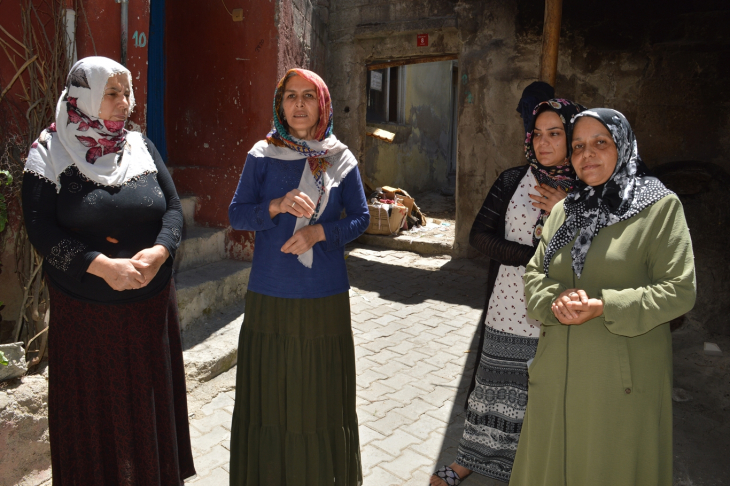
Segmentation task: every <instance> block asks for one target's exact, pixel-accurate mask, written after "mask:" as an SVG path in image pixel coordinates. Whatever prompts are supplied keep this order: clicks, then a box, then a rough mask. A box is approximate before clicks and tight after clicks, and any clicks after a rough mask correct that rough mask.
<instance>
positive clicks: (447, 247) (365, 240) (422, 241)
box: [357, 233, 454, 255]
mask: <svg viewBox="0 0 730 486" xmlns="http://www.w3.org/2000/svg"><path fill="white" fill-rule="evenodd" d="M357 242H358V243H361V244H363V245H370V246H376V247H379V248H388V249H389V250H397V251H412V252H414V253H418V254H419V255H451V254H452V252H453V245H454V241H453V239H448V238H444V239H443V241H439V240H438V239H435V238H428V239H426V238H412V237H409V236H407V235H398V236H387V235H370V234H367V233H364V234H362V235H360V237H359V238H358V239H357Z"/></svg>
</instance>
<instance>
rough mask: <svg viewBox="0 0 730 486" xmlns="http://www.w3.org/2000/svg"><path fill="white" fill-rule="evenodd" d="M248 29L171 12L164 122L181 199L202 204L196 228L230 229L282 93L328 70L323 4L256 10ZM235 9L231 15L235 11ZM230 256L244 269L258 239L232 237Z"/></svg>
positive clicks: (301, 1) (260, 0)
mask: <svg viewBox="0 0 730 486" xmlns="http://www.w3.org/2000/svg"><path fill="white" fill-rule="evenodd" d="M242 5H243V11H244V12H243V15H244V20H243V22H233V21H232V20H231V18H230V16H229V15H228V14H227V13H226V11H225V10H224V9H223V6H222V5H220V3H219V2H207V3H200V2H195V1H191V0H183V1H182V2H177V3H175V8H171V4H168V9H167V25H166V29H167V33H166V43H167V47H166V51H167V90H166V97H165V120H166V128H167V141H168V151H169V155H170V158H169V166H170V167H171V168H172V169H173V178H174V180H175V184H176V186H177V190H178V192H179V193H180V194H182V195H195V196H198V198H199V207H198V208H197V214H196V220H197V222H198V223H199V224H202V225H205V226H216V227H226V226H228V205H229V204H230V202H231V198H232V197H233V193H234V191H235V189H236V186H237V184H238V179H239V176H240V174H241V170H242V169H243V164H244V162H245V160H246V155H247V153H248V151H249V149H250V148H251V147H252V146H253V145H254V144H255V143H256V142H257V141H258V140H261V139H263V138H264V136H265V135H266V134H267V133H268V132H269V130H270V129H271V120H272V108H271V106H272V101H273V94H274V89H275V88H276V83H277V81H278V80H279V78H280V77H281V76H282V75H283V73H284V72H285V71H286V70H288V69H290V68H292V67H305V68H314V69H315V70H319V71H320V72H321V71H322V70H323V65H324V56H325V38H326V29H324V27H323V26H324V24H323V21H322V20H321V18H320V16H325V18H326V13H327V9H326V6H327V3H326V2H323V1H322V0H320V1H319V2H318V3H317V4H312V2H310V1H309V0H279V1H276V2H271V1H269V0H252V1H250V2H244V3H243V4H242ZM231 8H233V6H231ZM227 246H228V252H229V256H231V257H233V258H237V259H245V260H248V259H250V258H251V257H252V252H253V235H252V234H251V233H248V232H236V231H231V232H229V235H228V242H227Z"/></svg>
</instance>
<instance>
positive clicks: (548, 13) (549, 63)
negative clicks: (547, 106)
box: [540, 0, 563, 86]
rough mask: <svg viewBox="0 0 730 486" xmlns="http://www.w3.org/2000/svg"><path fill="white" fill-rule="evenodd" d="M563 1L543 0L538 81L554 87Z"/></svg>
mask: <svg viewBox="0 0 730 486" xmlns="http://www.w3.org/2000/svg"><path fill="white" fill-rule="evenodd" d="M562 15H563V0H545V24H544V25H543V28H542V54H541V55H540V81H545V82H546V83H549V84H550V86H555V78H556V77H557V75H558V47H559V45H560V21H561V18H562Z"/></svg>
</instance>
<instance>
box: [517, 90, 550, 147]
mask: <svg viewBox="0 0 730 486" xmlns="http://www.w3.org/2000/svg"><path fill="white" fill-rule="evenodd" d="M552 98H555V89H554V88H553V87H552V86H550V85H549V84H547V83H545V82H543V81H535V82H534V83H532V84H530V85H529V86H528V87H527V88H525V89H524V91H522V98H520V102H519V104H518V105H517V113H519V114H520V116H521V117H522V123H524V124H525V134H527V133H529V132H530V126H532V124H533V122H534V121H535V115H534V113H533V110H534V108H535V106H537V104H538V103H542V102H543V101H547V100H549V99H552Z"/></svg>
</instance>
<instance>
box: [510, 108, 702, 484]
mask: <svg viewBox="0 0 730 486" xmlns="http://www.w3.org/2000/svg"><path fill="white" fill-rule="evenodd" d="M574 123H575V128H574V132H573V138H572V147H573V156H572V163H573V167H574V168H575V171H576V174H577V176H578V178H579V179H580V181H579V182H578V185H577V187H576V189H575V190H574V191H573V192H572V193H571V194H570V195H568V197H567V198H566V199H565V200H564V201H563V202H560V203H558V204H557V205H556V206H555V208H554V209H553V211H552V215H551V216H550V218H549V219H548V221H547V223H546V226H545V231H544V232H543V236H542V241H541V242H540V244H539V246H538V249H537V252H536V253H535V256H534V257H533V258H532V260H531V261H530V263H529V265H528V266H527V270H526V273H525V276H524V281H525V293H526V296H527V299H528V302H527V309H528V315H529V316H530V317H531V318H533V319H538V320H539V321H541V322H542V328H541V333H540V341H539V344H538V347H537V353H536V355H535V358H534V360H533V362H532V363H531V364H530V366H529V395H530V401H529V402H528V405H527V412H526V415H525V421H524V424H523V429H522V436H521V438H520V443H519V446H518V449H517V456H516V459H515V464H514V468H513V472H512V479H511V482H510V485H512V486H541V485H543V486H552V485H560V486H564V485H567V486H585V485H591V486H602V485H606V486H609V485H610V486H630V485H637V486H659V485H661V486H664V485H666V486H670V485H671V484H672V399H671V393H672V339H671V335H670V331H669V321H670V320H672V319H674V318H675V317H678V316H681V315H682V314H684V313H686V312H688V311H689V310H690V309H692V307H693V305H694V302H695V273H694V259H693V255H692V242H691V240H690V236H689V231H688V229H687V224H686V221H685V219H684V212H683V210H682V205H681V203H680V202H679V199H678V198H677V196H676V195H674V193H672V192H671V191H669V190H668V189H667V188H665V187H664V186H663V185H662V183H661V182H659V181H658V180H657V179H656V178H654V177H650V176H648V175H646V174H647V170H646V167H645V165H644V164H643V162H642V161H641V158H640V157H639V153H638V149H637V145H636V138H635V136H634V133H633V131H632V130H631V126H630V125H629V123H628V121H627V120H626V118H625V117H624V116H623V115H622V114H621V113H619V112H617V111H615V110H610V109H606V108H598V109H593V110H587V111H584V112H582V113H580V114H578V115H576V117H575V118H574Z"/></svg>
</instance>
